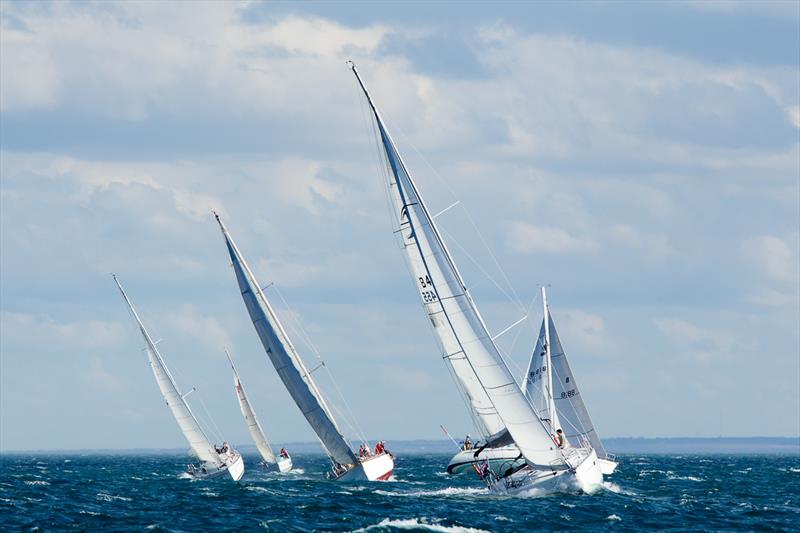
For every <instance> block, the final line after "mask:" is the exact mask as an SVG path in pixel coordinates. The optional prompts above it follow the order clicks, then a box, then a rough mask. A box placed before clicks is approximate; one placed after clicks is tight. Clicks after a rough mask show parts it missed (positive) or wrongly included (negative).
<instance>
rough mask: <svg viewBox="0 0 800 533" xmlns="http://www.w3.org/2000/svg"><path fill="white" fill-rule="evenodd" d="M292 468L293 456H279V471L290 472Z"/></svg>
mask: <svg viewBox="0 0 800 533" xmlns="http://www.w3.org/2000/svg"><path fill="white" fill-rule="evenodd" d="M291 469H292V458H291V457H278V471H279V472H281V473H284V472H288V471H289V470H291Z"/></svg>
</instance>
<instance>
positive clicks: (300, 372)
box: [214, 213, 357, 464]
mask: <svg viewBox="0 0 800 533" xmlns="http://www.w3.org/2000/svg"><path fill="white" fill-rule="evenodd" d="M214 216H215V217H216V219H217V222H218V223H219V227H220V229H221V230H222V235H223V237H224V238H225V244H226V246H227V247H228V253H229V254H230V257H231V263H232V265H233V269H234V271H235V272H236V280H237V281H238V283H239V289H240V290H241V293H242V299H243V300H244V303H245V306H246V307H247V312H248V313H249V314H250V318H251V319H252V321H253V325H254V326H255V328H256V332H257V333H258V336H259V338H260V339H261V343H262V344H263V345H264V349H265V350H266V352H267V355H268V356H269V359H270V361H272V365H273V366H274V367H275V370H276V371H277V372H278V376H280V378H281V380H282V381H283V384H284V385H285V386H286V390H288V391H289V394H290V395H291V396H292V399H293V400H294V402H295V403H296V404H297V407H299V408H300V411H302V413H303V416H305V417H306V420H308V423H309V424H310V425H311V428H312V429H313V430H314V432H315V433H316V434H317V437H318V438H319V440H320V442H321V443H322V446H323V447H324V448H325V450H326V452H327V453H328V455H329V456H330V457H331V458H332V459H333V460H334V461H336V462H337V463H339V464H355V463H356V462H357V461H356V456H355V454H354V453H353V450H352V449H351V448H350V445H349V444H348V443H347V441H346V440H345V438H344V436H342V433H341V431H340V430H339V427H338V426H337V425H336V421H335V420H334V418H333V414H332V413H331V411H330V409H329V408H328V405H327V404H326V403H325V400H324V398H323V397H322V393H321V392H320V391H319V388H317V385H316V383H315V382H314V379H313V378H312V377H311V374H310V373H309V371H308V370H307V369H306V367H305V365H304V364H303V361H302V360H301V359H300V355H299V354H298V353H297V350H296V349H295V347H294V345H292V343H291V341H290V340H289V336H288V335H287V334H286V331H285V330H284V329H283V325H282V324H281V322H280V320H278V316H277V315H276V314H275V311H274V310H273V309H272V306H271V305H270V303H269V301H268V300H267V297H266V295H265V294H264V292H263V291H262V290H261V286H260V285H259V284H258V281H256V278H255V276H254V275H253V272H252V271H251V270H250V267H248V266H247V263H246V262H245V260H244V257H242V254H241V253H240V252H239V249H238V248H237V247H236V243H235V242H234V241H233V239H232V238H231V236H230V234H229V233H228V230H227V229H226V228H225V225H224V224H223V223H222V220H220V218H219V215H217V214H216V213H215V214H214Z"/></svg>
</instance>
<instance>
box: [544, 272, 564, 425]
mask: <svg viewBox="0 0 800 533" xmlns="http://www.w3.org/2000/svg"><path fill="white" fill-rule="evenodd" d="M542 307H543V308H544V346H545V360H546V361H547V363H546V366H547V410H548V411H549V414H550V431H551V432H552V433H553V434H555V432H556V430H557V429H561V426H560V423H559V421H558V412H557V411H556V401H555V398H553V355H552V351H551V347H550V309H549V308H548V307H547V289H545V288H544V287H542Z"/></svg>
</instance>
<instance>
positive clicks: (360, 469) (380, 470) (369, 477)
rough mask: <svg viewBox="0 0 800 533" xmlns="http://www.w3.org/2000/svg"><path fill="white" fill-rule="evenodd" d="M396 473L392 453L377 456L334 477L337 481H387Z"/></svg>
mask: <svg viewBox="0 0 800 533" xmlns="http://www.w3.org/2000/svg"><path fill="white" fill-rule="evenodd" d="M392 473H394V456H392V454H390V453H383V454H381V455H375V456H372V457H368V458H366V459H364V460H362V461H361V462H360V463H358V464H357V465H354V466H353V467H352V468H350V469H349V470H347V471H346V472H344V473H342V474H341V475H339V476H336V477H334V478H333V479H335V480H336V481H344V482H352V481H386V480H387V479H389V478H390V477H392Z"/></svg>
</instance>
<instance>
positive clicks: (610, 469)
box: [597, 459, 619, 476]
mask: <svg viewBox="0 0 800 533" xmlns="http://www.w3.org/2000/svg"><path fill="white" fill-rule="evenodd" d="M597 464H598V465H600V471H601V472H602V473H603V475H604V476H610V475H611V474H613V473H614V470H616V469H617V465H619V463H617V462H616V461H612V460H610V459H598V460H597Z"/></svg>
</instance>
